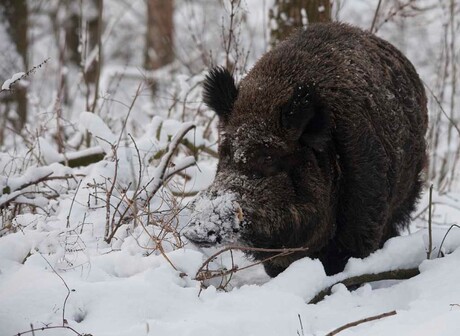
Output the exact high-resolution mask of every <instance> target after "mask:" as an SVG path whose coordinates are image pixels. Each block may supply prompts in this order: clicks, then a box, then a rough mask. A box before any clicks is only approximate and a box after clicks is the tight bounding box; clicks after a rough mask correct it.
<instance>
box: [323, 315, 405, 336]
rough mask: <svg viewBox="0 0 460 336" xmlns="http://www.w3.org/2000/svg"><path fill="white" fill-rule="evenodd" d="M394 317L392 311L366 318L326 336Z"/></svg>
mask: <svg viewBox="0 0 460 336" xmlns="http://www.w3.org/2000/svg"><path fill="white" fill-rule="evenodd" d="M393 315H396V311H395V310H393V311H390V312H388V313H383V314H379V315H375V316H370V317H366V318H363V319H361V320H358V321H355V322H350V323H347V324H345V325H343V326H341V327H340V328H337V329H335V330H333V331H331V332H330V333H328V334H326V336H334V335H337V334H338V333H339V332H341V331H343V330H345V329H348V328H352V327H356V326H357V325H359V324H362V323H366V322H371V321H375V320H379V319H381V318H384V317H388V316H393Z"/></svg>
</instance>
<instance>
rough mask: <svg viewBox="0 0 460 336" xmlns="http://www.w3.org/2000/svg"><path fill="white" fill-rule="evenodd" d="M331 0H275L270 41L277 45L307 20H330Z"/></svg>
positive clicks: (270, 16) (305, 23)
mask: <svg viewBox="0 0 460 336" xmlns="http://www.w3.org/2000/svg"><path fill="white" fill-rule="evenodd" d="M331 7H332V5H331V2H330V0H275V4H274V6H273V8H272V9H271V10H270V12H269V19H270V23H271V26H272V27H274V28H271V30H270V43H271V44H272V45H275V44H276V43H278V42H279V41H282V40H283V39H285V38H286V37H288V36H289V35H291V34H292V33H293V32H294V31H295V30H296V29H298V28H301V27H305V26H306V25H307V22H308V23H309V24H310V23H315V22H330V21H331V20H332V18H331Z"/></svg>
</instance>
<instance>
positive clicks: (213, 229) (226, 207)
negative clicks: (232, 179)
mask: <svg viewBox="0 0 460 336" xmlns="http://www.w3.org/2000/svg"><path fill="white" fill-rule="evenodd" d="M191 208H192V211H193V213H192V217H191V221H190V223H189V225H188V226H187V227H185V229H184V235H185V237H187V238H188V239H190V240H191V241H192V242H194V243H196V244H198V245H203V246H211V245H215V244H219V243H233V242H234V241H235V240H236V238H237V235H238V232H239V231H240V226H241V224H242V221H243V211H242V209H241V207H240V205H239V204H238V202H237V197H236V195H235V194H234V193H229V192H226V193H218V194H217V195H209V192H205V193H203V194H201V195H200V196H198V198H197V199H196V200H195V201H194V202H193V203H192V205H191Z"/></svg>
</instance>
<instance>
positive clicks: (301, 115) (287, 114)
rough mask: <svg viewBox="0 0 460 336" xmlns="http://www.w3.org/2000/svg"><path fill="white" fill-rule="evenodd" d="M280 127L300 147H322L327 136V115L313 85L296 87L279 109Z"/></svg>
mask: <svg viewBox="0 0 460 336" xmlns="http://www.w3.org/2000/svg"><path fill="white" fill-rule="evenodd" d="M281 125H282V127H283V128H285V129H286V131H287V134H288V135H289V136H290V137H291V138H292V139H293V140H296V141H299V142H300V144H301V145H302V146H310V147H313V148H317V149H320V148H322V147H323V146H324V144H325V143H326V140H327V139H328V134H329V114H328V113H327V110H326V109H325V108H324V105H323V104H322V103H321V99H320V97H319V96H318V94H317V91H316V88H315V85H313V84H301V85H296V87H295V89H294V93H293V94H292V96H291V98H290V99H289V101H288V102H287V103H286V104H285V105H283V106H282V107H281Z"/></svg>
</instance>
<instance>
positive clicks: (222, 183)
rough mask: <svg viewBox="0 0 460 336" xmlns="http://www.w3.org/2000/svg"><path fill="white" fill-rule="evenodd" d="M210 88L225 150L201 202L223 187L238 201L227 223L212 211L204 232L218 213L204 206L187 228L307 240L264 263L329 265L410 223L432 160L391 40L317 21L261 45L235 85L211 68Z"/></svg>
mask: <svg viewBox="0 0 460 336" xmlns="http://www.w3.org/2000/svg"><path fill="white" fill-rule="evenodd" d="M204 89H205V90H204V101H205V103H207V104H208V106H209V107H210V108H212V109H214V110H215V111H216V113H217V114H218V115H219V117H220V132H221V137H220V148H219V157H220V160H219V165H218V171H217V175H216V179H215V181H214V183H213V185H212V186H211V187H210V188H209V189H208V190H207V191H206V192H204V193H203V194H202V195H201V196H200V197H199V198H198V200H197V202H198V204H203V203H204V204H205V203H206V202H207V201H209V203H210V204H215V203H218V202H217V197H222V195H223V194H224V193H226V192H228V193H231V194H232V195H234V196H235V195H236V199H235V202H236V203H232V204H233V205H231V209H227V210H229V211H223V212H222V213H224V215H223V216H222V217H223V218H222V217H219V216H214V217H218V218H219V223H222V221H223V222H225V221H226V220H227V221H229V223H230V224H228V223H227V225H223V227H224V228H225V230H221V232H220V231H219V229H218V228H217V229H216V225H214V224H215V223H208V224H209V225H210V227H212V230H209V232H207V231H206V225H207V223H205V222H204V221H203V220H201V219H203V218H212V217H213V216H206V215H203V213H200V214H197V216H196V218H199V219H200V220H196V221H193V220H192V223H191V224H190V227H189V229H188V231H187V232H188V237H189V238H190V239H191V240H193V241H195V242H197V243H199V244H204V245H209V244H214V243H218V242H223V243H225V242H227V241H234V237H233V236H235V235H236V236H237V239H238V240H239V241H240V242H242V243H244V244H248V245H250V246H254V247H261V248H283V247H308V248H309V249H308V251H307V252H305V253H297V254H292V255H289V256H286V257H283V258H276V259H274V260H272V261H270V262H267V263H265V265H264V266H265V269H266V271H267V273H268V274H269V275H270V276H275V275H277V274H278V273H280V272H281V271H283V270H284V269H285V268H286V267H287V266H288V265H289V264H291V263H292V262H293V261H294V260H296V259H299V258H301V257H303V256H305V255H308V256H311V257H318V258H320V260H321V261H322V262H323V264H324V266H325V269H326V272H327V273H329V274H331V273H336V272H339V271H341V270H342V269H343V267H344V265H345V263H346V261H347V260H348V259H349V258H350V257H365V256H367V255H369V254H370V253H371V252H373V251H375V250H376V249H378V248H379V247H381V246H382V245H383V243H384V242H385V241H386V240H387V239H388V238H390V237H393V236H395V235H397V233H398V230H399V229H400V228H401V227H404V226H405V225H406V224H408V221H409V219H410V213H411V212H412V211H413V209H414V205H415V203H416V201H417V198H418V196H419V193H420V189H421V186H422V182H421V174H422V171H423V169H424V167H425V166H426V152H425V151H426V146H425V140H424V136H425V132H426V129H427V108H426V96H425V91H424V87H423V84H422V83H421V80H420V78H419V76H418V75H417V73H416V71H415V69H414V67H413V66H412V64H411V63H410V62H409V61H408V60H407V59H406V58H405V57H404V55H402V54H401V52H399V51H398V50H397V49H396V48H394V47H393V46H392V45H390V44H389V43H388V42H385V41H383V40H382V39H380V38H378V37H376V36H374V35H372V34H370V33H368V32H365V31H363V30H360V29H358V28H355V27H351V26H349V25H345V24H340V23H331V24H317V25H311V26H309V28H308V29H307V30H302V31H299V32H297V33H296V34H294V35H293V36H292V37H290V38H289V39H288V40H286V41H284V42H282V43H280V44H279V45H278V46H277V47H276V48H274V49H273V50H272V51H270V52H268V53H267V54H265V55H264V56H263V57H262V58H261V59H260V60H259V61H258V62H257V63H256V65H255V66H254V68H253V69H252V70H251V71H250V72H249V74H248V75H247V76H246V77H245V78H244V79H243V80H242V81H241V83H240V84H239V86H238V87H237V86H236V85H235V83H234V81H233V78H232V77H231V76H230V74H229V73H228V72H227V71H226V70H224V69H222V68H215V69H213V70H211V72H210V74H209V75H208V77H207V78H206V81H205V83H204ZM235 204H237V206H235ZM214 207H217V204H215V205H214ZM220 207H221V208H222V206H220ZM201 208H202V209H207V210H206V211H210V212H216V211H217V210H215V208H213V206H211V207H209V206H207V207H203V206H202V207H201ZM213 209H214V210H213ZM217 212H219V211H217ZM235 212H242V213H241V214H240V215H238V214H236V215H235ZM236 219H238V220H236ZM217 227H219V226H217ZM229 227H233V230H230V229H229ZM203 228H204V229H203ZM229 234H230V236H232V237H230V238H229V237H227V236H228V235H229ZM252 255H253V257H254V258H256V259H262V258H266V257H267V256H268V254H267V253H252Z"/></svg>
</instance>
